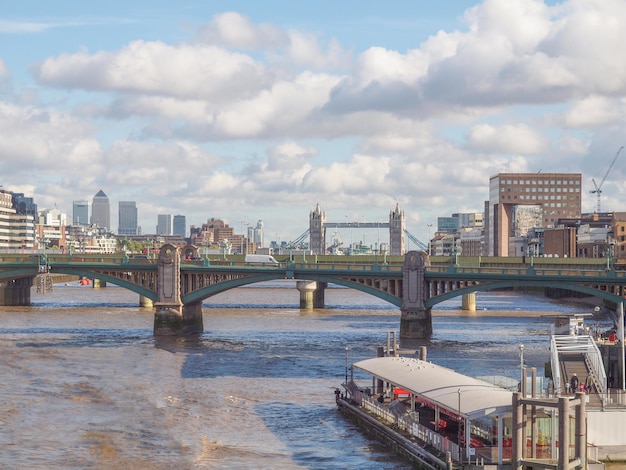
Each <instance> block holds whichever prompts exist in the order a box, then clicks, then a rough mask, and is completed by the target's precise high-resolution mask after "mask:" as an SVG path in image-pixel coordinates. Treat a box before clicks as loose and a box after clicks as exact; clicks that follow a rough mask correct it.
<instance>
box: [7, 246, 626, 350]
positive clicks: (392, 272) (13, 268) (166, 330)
mask: <svg viewBox="0 0 626 470" xmlns="http://www.w3.org/2000/svg"><path fill="white" fill-rule="evenodd" d="M526 261H528V262H526ZM48 272H52V273H58V274H69V275H75V276H79V277H87V278H91V279H94V280H97V281H100V282H102V283H112V284H116V285H118V286H120V287H123V288H126V289H129V290H131V291H134V292H136V293H138V294H139V295H140V296H141V297H142V298H143V299H145V300H148V301H151V302H152V303H153V305H154V308H155V321H154V333H155V335H167V334H190V333H198V332H201V331H202V330H203V324H202V308H201V306H202V301H203V300H204V299H206V298H208V297H211V296H212V295H215V294H218V293H220V292H224V291H226V290H228V289H233V288H236V287H240V286H243V285H247V284H253V283H257V282H262V281H270V280H276V279H294V280H297V281H298V282H297V287H298V289H299V290H300V304H301V307H302V308H321V307H323V306H324V289H325V288H326V287H327V286H328V284H337V285H341V286H345V287H349V288H353V289H357V290H360V291H362V292H365V293H368V294H371V295H373V296H376V297H379V298H381V299H384V300H386V301H387V302H389V303H391V304H393V305H396V306H397V307H398V308H399V310H400V337H401V338H407V339H416V338H428V337H430V336H431V334H432V316H431V310H432V308H433V307H434V306H435V305H437V304H438V303H440V302H443V301H445V300H448V299H450V298H452V297H457V296H463V308H464V309H467V310H472V309H473V308H475V293H476V292H477V291H483V290H492V289H501V288H516V287H535V288H558V289H564V290H568V291H573V292H579V293H582V294H585V295H591V296H595V297H599V298H601V299H603V300H604V301H606V302H607V303H608V304H611V305H613V306H617V305H618V304H619V303H622V302H624V295H625V293H626V292H625V286H626V272H625V271H616V270H615V269H613V268H612V266H611V265H610V263H607V262H606V261H605V260H602V259H588V258H578V259H577V258H570V259H558V258H535V259H532V258H530V259H529V260H526V259H522V258H488V257H476V258H448V257H446V258H433V259H431V258H430V257H429V256H428V255H427V254H426V253H424V252H417V251H411V252H408V253H406V255H404V256H403V257H393V258H389V259H388V258H380V259H378V258H376V259H374V260H372V258H368V257H345V256H323V257H322V256H320V257H313V258H312V259H309V260H307V259H304V258H303V259H302V260H301V261H295V260H293V259H287V260H285V261H283V262H279V263H278V264H276V265H274V264H250V263H245V262H243V261H229V260H226V259H220V260H209V259H201V258H199V257H198V250H197V248H196V247H194V246H187V247H185V248H182V249H181V248H178V247H175V246H173V245H169V244H168V245H164V246H162V247H161V248H160V250H159V254H158V256H157V258H156V259H134V258H129V257H127V256H123V255H117V256H104V255H77V254H73V255H69V254H47V255H43V254H40V255H32V254H31V255H26V254H0V305H28V304H29V303H30V289H31V287H32V286H33V280H34V279H35V277H36V276H37V275H40V274H42V273H48Z"/></svg>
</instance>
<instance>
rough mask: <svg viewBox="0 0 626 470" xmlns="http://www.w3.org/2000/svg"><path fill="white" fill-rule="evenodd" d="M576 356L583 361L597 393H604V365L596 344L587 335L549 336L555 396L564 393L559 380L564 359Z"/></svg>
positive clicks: (605, 382)
mask: <svg viewBox="0 0 626 470" xmlns="http://www.w3.org/2000/svg"><path fill="white" fill-rule="evenodd" d="M577 354H580V357H581V358H582V360H584V364H585V366H586V369H587V372H588V374H589V379H590V380H591V382H592V385H593V386H594V387H595V389H596V391H597V393H598V394H604V393H606V392H607V380H606V372H605V370H604V364H603V363H602V355H601V353H600V350H599V349H598V346H597V345H596V342H595V341H594V340H593V338H592V337H591V336H589V335H551V338H550V363H551V366H552V378H553V381H554V392H555V393H556V394H557V395H558V394H561V393H563V392H564V391H563V390H562V388H563V387H562V385H563V380H562V379H561V363H562V361H563V359H564V357H566V356H570V357H572V356H575V355H577ZM566 380H567V378H566ZM572 392H574V391H572Z"/></svg>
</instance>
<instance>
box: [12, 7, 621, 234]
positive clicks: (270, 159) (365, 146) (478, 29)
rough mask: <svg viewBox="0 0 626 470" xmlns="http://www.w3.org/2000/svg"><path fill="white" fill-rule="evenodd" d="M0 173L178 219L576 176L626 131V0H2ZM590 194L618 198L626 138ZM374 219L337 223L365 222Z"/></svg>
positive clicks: (285, 223)
mask: <svg viewBox="0 0 626 470" xmlns="http://www.w3.org/2000/svg"><path fill="white" fill-rule="evenodd" d="M0 6H1V7H2V8H1V9H0V44H2V46H3V47H2V48H0V124H1V126H2V128H3V130H4V132H3V133H2V134H1V135H0V157H1V158H0V185H1V186H2V187H4V188H5V189H9V190H13V191H18V192H24V193H26V194H28V195H32V196H33V197H35V199H36V201H37V203H38V204H39V206H40V208H46V207H47V208H51V207H54V206H55V205H56V207H58V208H60V209H62V210H65V211H66V212H67V213H68V214H70V215H71V207H72V201H73V200H80V199H88V200H91V198H92V197H93V195H94V194H96V193H97V192H98V191H99V190H100V189H102V190H104V192H105V193H106V194H107V195H108V196H109V198H110V199H111V202H112V206H113V214H112V221H113V222H112V225H113V227H112V229H113V230H116V229H117V203H118V201H122V200H135V201H137V204H138V209H139V219H140V220H139V223H140V225H141V226H142V229H143V231H144V233H150V232H153V231H154V227H155V226H156V220H157V214H159V213H172V214H185V215H186V216H187V220H188V223H189V224H193V225H196V226H197V225H200V224H202V223H203V222H204V221H206V219H208V218H211V217H215V218H222V219H224V220H226V221H227V222H228V223H230V224H231V225H233V226H234V227H236V228H239V227H240V226H241V225H242V223H246V224H248V223H249V224H256V221H257V220H259V219H261V220H263V221H264V224H265V228H266V232H267V237H266V238H267V239H273V238H279V239H280V240H291V239H294V238H296V237H297V236H298V235H300V234H301V233H302V232H303V231H304V230H306V228H308V215H309V212H310V211H311V210H312V209H313V208H314V207H315V205H316V204H317V203H319V204H320V205H321V206H322V208H323V209H324V210H325V211H326V213H327V219H328V220H329V221H334V222H338V221H345V220H349V221H361V222H378V221H380V222H385V221H387V220H388V215H389V211H391V210H392V209H393V208H394V207H395V205H396V203H398V204H399V205H400V207H401V208H402V209H403V210H404V211H405V213H406V215H407V228H408V230H409V231H410V232H411V233H413V234H414V235H416V236H417V237H418V238H420V239H422V240H425V239H426V238H427V235H428V228H427V227H428V224H433V226H436V220H437V217H438V216H448V215H450V214H451V213H454V212H474V211H482V208H483V203H484V200H485V199H487V198H488V182H489V177H490V176H492V175H495V174H497V173H500V172H512V171H514V172H536V171H543V172H544V173H545V172H551V171H554V172H561V171H567V172H575V173H579V172H580V173H582V175H583V185H584V187H583V209H584V210H585V211H589V212H591V211H593V210H594V209H595V204H596V198H595V195H592V194H590V193H589V191H590V190H592V189H593V184H592V178H593V179H595V180H596V182H599V181H600V180H601V179H602V177H603V176H604V174H605V172H606V170H607V169H608V167H609V164H610V162H611V160H612V159H613V156H614V155H615V153H616V152H617V150H618V149H619V147H620V146H621V145H624V143H625V141H626V132H625V127H626V125H625V116H626V106H625V105H626V101H625V96H626V61H625V60H624V59H623V58H622V54H620V53H619V51H620V50H621V49H622V48H623V44H626V29H625V28H623V27H622V25H621V24H620V21H619V19H620V18H624V17H626V4H625V3H624V2H623V1H618V0H569V1H564V2H554V1H551V2H541V1H536V0H510V1H507V2H502V1H499V0H485V1H483V2H471V1H464V0H463V1H454V2H415V1H397V2H391V3H389V4H383V3H381V2H374V1H359V2H351V1H347V2H332V3H331V2H324V1H322V2H293V1H273V2H258V1H229V2H226V1H212V2H200V1H189V2H183V3H181V4H177V5H174V4H173V3H171V2H163V1H157V2H154V1H134V2H124V3H122V2H117V1H113V2H106V3H104V2H83V1H80V2H79V1H71V2H70V1H62V2H55V3H50V2H44V1H34V2H0ZM620 157H621V158H620V159H618V161H617V162H616V164H615V166H614V168H613V170H612V171H611V173H610V175H609V177H608V178H607V179H606V181H605V183H604V185H603V188H602V189H603V192H602V200H601V202H602V210H615V211H622V210H626V207H624V206H625V205H626V204H624V203H623V201H624V197H623V196H624V193H625V192H626V186H625V185H624V174H625V169H626V154H625V155H621V156H620ZM375 237H377V235H374V234H365V233H364V234H362V236H357V235H354V234H350V235H348V234H343V238H344V242H345V241H346V239H347V238H352V239H353V240H354V239H356V238H363V239H364V241H365V242H366V243H371V242H372V240H373V238H375Z"/></svg>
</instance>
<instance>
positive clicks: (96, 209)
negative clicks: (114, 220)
mask: <svg viewBox="0 0 626 470" xmlns="http://www.w3.org/2000/svg"><path fill="white" fill-rule="evenodd" d="M91 223H92V224H93V225H97V226H98V227H101V228H104V229H106V230H111V205H110V203H109V198H108V197H107V195H106V194H104V191H102V190H100V191H98V193H97V194H96V195H95V196H94V197H93V199H92V201H91Z"/></svg>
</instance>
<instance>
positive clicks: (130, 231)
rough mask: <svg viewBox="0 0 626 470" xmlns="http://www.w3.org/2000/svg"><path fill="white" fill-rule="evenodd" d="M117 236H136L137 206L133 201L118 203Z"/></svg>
mask: <svg viewBox="0 0 626 470" xmlns="http://www.w3.org/2000/svg"><path fill="white" fill-rule="evenodd" d="M118 207H119V225H118V229H117V233H118V234H119V235H137V204H136V203H135V201H120V202H119V206H118Z"/></svg>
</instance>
